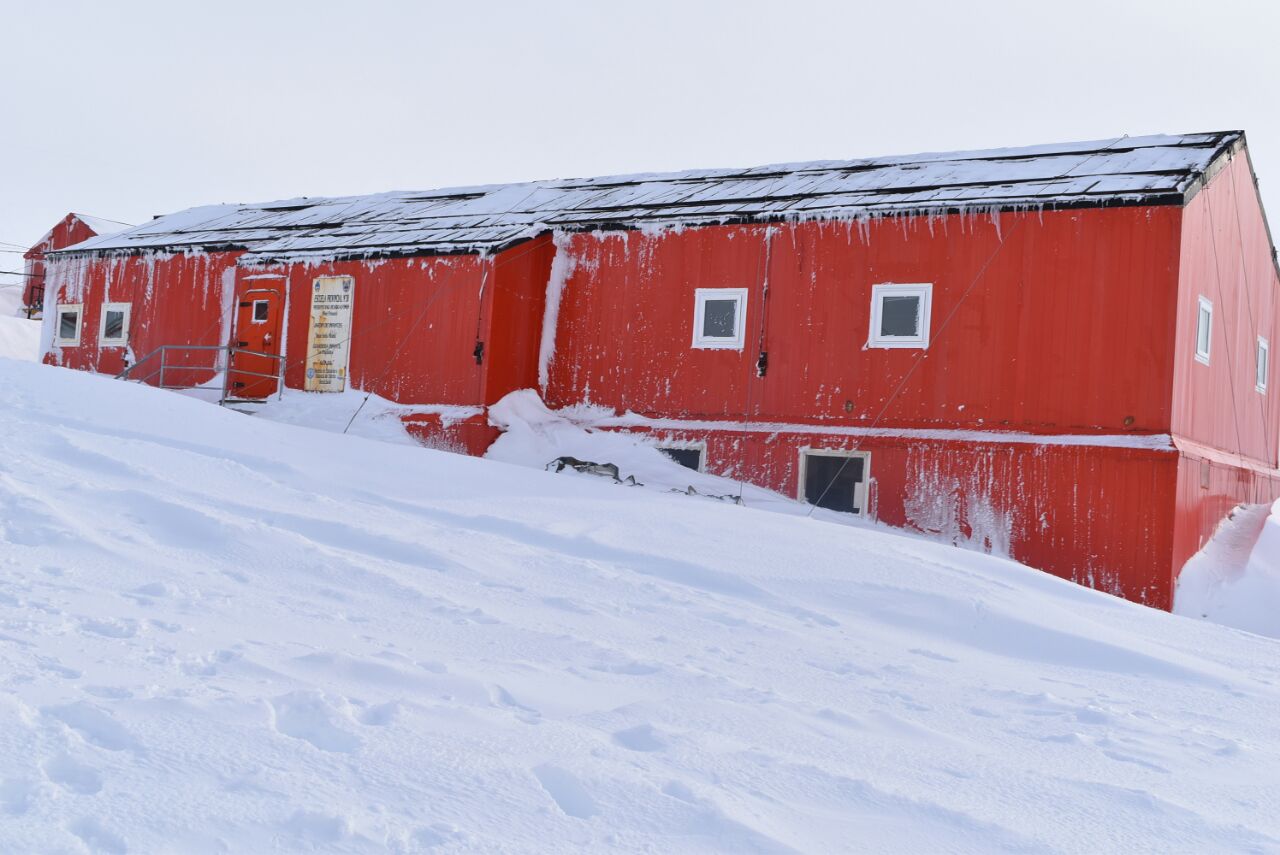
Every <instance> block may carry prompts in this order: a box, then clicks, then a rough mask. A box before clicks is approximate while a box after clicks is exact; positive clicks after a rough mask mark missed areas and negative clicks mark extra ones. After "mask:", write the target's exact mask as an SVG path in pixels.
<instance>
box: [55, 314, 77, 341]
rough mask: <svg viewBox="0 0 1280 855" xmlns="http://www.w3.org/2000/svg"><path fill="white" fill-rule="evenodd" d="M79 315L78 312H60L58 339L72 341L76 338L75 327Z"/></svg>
mask: <svg viewBox="0 0 1280 855" xmlns="http://www.w3.org/2000/svg"><path fill="white" fill-rule="evenodd" d="M79 320H80V315H79V313H78V312H62V313H60V314H59V315H58V338H63V339H73V338H75V337H76V327H77V326H79Z"/></svg>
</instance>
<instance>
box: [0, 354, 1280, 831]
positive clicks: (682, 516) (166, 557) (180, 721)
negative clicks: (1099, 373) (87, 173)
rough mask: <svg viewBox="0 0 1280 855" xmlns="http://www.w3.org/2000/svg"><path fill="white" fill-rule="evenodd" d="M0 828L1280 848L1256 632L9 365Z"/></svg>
mask: <svg viewBox="0 0 1280 855" xmlns="http://www.w3.org/2000/svg"><path fill="white" fill-rule="evenodd" d="M0 435H2V436H3V437H4V438H5V452H6V453H5V454H4V455H0V685H2V686H3V691H0V851H14V852H18V851H21V852H36V851H59V852H66V851H71V852H74V851H85V850H90V851H104V852H123V851H135V852H156V851H182V852H217V851H231V852H269V851H297V850H307V849H314V850H323V851H351V852H382V851H401V852H413V851H442V852H448V851H485V852H493V851H520V852H529V851H590V852H599V851H651V852H695V851H696V852H702V851H725V852H747V851H790V850H799V851H807V852H836V851H880V852H884V851H892V852H999V851H1017V852H1125V853H1131V852H1143V851H1146V852H1195V853H1204V852H1242V851H1251V852H1280V775H1278V774H1277V770H1278V769H1280V729H1278V728H1277V727H1276V716H1277V712H1276V711H1277V710H1278V709H1280V641H1276V640H1273V639H1267V638H1261V637H1258V636H1254V635H1250V634H1247V633H1244V632H1239V631H1236V630H1232V629H1227V628H1223V627H1220V626H1215V625H1213V624H1209V623H1206V622H1203V621H1193V620H1188V619H1185V618H1181V617H1178V616H1173V615H1167V614H1163V613H1160V612H1156V611H1152V610H1149V609H1145V608H1142V607H1140V606H1136V605H1133V604H1130V603H1127V602H1123V601H1120V600H1117V599H1114V598H1111V597H1108V596H1106V595H1102V594H1098V593H1096V592H1092V591H1088V590H1085V589H1083V588H1079V587H1076V586H1074V585H1071V584H1068V583H1066V582H1062V581H1059V580H1057V579H1054V578H1052V577H1049V576H1047V575H1045V574H1042V573H1038V572H1035V571H1032V570H1029V569H1027V568H1024V567H1021V566H1019V565H1016V564H1014V563H1011V562H1008V561H1004V560H1000V559H997V558H992V557H989V556H984V555H981V554H977V553H972V552H966V551H962V550H957V549H953V548H949V547H944V546H940V545H936V544H932V543H928V542H925V541H921V540H918V539H914V538H911V537H909V536H905V535H898V534H893V533H888V532H884V531H879V530H875V529H871V528H865V527H850V526H842V525H832V524H831V523H829V522H825V521H822V520H819V519H810V518H805V517H803V516H794V515H786V514H778V513H765V512H762V511H759V510H756V509H755V508H753V507H751V506H750V504H748V505H747V506H746V507H743V506H739V505H736V504H732V503H729V502H721V501H715V500H711V499H706V498H701V497H696V496H686V495H676V494H672V493H668V492H664V491H662V490H654V489H647V488H633V487H627V486H619V485H615V484H613V483H611V482H607V481H604V480H602V479H599V478H593V477H590V476H583V475H576V474H575V475H570V474H560V475H552V474H549V473H545V472H541V471H536V470H532V469H528V468H520V467H516V466H510V465H505V464H503V463H500V462H495V461H489V460H476V459H471V458H467V457H462V456H458V455H451V454H446V453H441V452H434V451H428V450H423V449H418V448H413V447H408V446H403V445H395V444H391V443H386V442H373V441H369V440H366V439H362V438H359V437H353V436H340V435H337V434H334V433H326V432H321V431H314V430H308V429H306V428H301V427H297V426H293V425H287V424H279V423H273V422H271V421H267V420H264V419H262V418H258V417H248V416H244V415H240V414H238V413H235V412H230V411H227V410H223V409H219V408H216V407H211V406H209V405H207V404H204V403H201V402H199V401H196V400H192V399H190V398H188V397H184V396H181V395H174V394H167V393H163V392H157V391H155V390H153V389H148V388H144V387H140V386H134V385H129V384H124V383H119V382H116V381H113V380H110V379H107V378H104V377H96V376H91V375H87V374H82V373H77V372H71V371H65V370H62V369H58V368H52V367H47V366H40V365H34V364H27V363H20V362H14V361H6V360H0Z"/></svg>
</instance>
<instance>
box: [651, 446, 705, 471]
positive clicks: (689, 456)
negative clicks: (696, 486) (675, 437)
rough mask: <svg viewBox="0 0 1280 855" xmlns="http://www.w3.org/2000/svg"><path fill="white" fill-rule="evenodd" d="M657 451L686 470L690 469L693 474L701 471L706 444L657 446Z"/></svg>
mask: <svg viewBox="0 0 1280 855" xmlns="http://www.w3.org/2000/svg"><path fill="white" fill-rule="evenodd" d="M658 450H659V451H661V452H662V453H663V454H665V455H666V456H667V457H669V458H670V459H671V460H672V461H674V462H675V463H679V464H680V465H681V466H683V467H685V468H686V469H692V470H693V471H694V472H702V471H703V465H704V464H705V462H706V452H707V446H706V443H702V442H679V443H669V444H667V445H662V446H659V447H658Z"/></svg>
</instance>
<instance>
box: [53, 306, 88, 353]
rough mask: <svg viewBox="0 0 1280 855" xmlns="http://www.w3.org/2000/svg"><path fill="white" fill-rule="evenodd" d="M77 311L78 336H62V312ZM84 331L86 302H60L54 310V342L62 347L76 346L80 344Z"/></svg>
mask: <svg viewBox="0 0 1280 855" xmlns="http://www.w3.org/2000/svg"><path fill="white" fill-rule="evenodd" d="M63 312H75V313H76V337H75V338H63V337H62V313H63ZM83 331H84V303H59V304H58V306H57V308H56V309H54V312H53V343H54V344H56V345H58V346H60V347H75V346H77V345H78V344H80V335H81V333H82V332H83Z"/></svg>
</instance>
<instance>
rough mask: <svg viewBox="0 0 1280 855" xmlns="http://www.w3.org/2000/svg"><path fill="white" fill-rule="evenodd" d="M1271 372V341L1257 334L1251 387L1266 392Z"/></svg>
mask: <svg viewBox="0 0 1280 855" xmlns="http://www.w3.org/2000/svg"><path fill="white" fill-rule="evenodd" d="M1270 374H1271V342H1269V341H1267V340H1266V339H1265V338H1263V337H1262V336H1258V350H1257V355H1256V358H1255V360H1254V368H1253V381H1254V382H1253V387H1254V388H1255V389H1257V390H1258V391H1259V392H1262V393H1263V394H1266V391H1267V380H1268V378H1269V375H1270Z"/></svg>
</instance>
